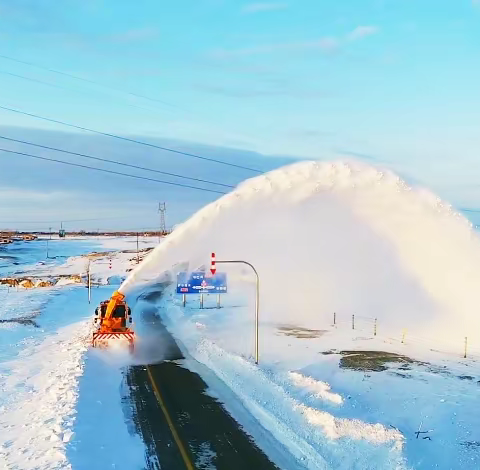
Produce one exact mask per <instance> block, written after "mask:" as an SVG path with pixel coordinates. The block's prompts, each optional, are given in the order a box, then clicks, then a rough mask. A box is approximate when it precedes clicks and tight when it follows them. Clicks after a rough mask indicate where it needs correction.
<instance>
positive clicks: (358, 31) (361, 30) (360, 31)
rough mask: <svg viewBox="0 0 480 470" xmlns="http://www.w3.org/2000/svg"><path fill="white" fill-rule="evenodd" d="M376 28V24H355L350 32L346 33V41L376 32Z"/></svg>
mask: <svg viewBox="0 0 480 470" xmlns="http://www.w3.org/2000/svg"><path fill="white" fill-rule="evenodd" d="M377 32H378V28H377V27H376V26H357V27H356V28H355V29H354V30H353V31H352V32H351V33H349V34H348V35H347V40H348V41H357V40H358V39H363V38H365V37H367V36H371V35H372V34H376V33H377Z"/></svg>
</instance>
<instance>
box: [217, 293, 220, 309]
mask: <svg viewBox="0 0 480 470" xmlns="http://www.w3.org/2000/svg"><path fill="white" fill-rule="evenodd" d="M217 308H220V294H217Z"/></svg>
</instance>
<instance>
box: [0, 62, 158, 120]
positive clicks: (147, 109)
mask: <svg viewBox="0 0 480 470" xmlns="http://www.w3.org/2000/svg"><path fill="white" fill-rule="evenodd" d="M0 57H1V56H0ZM0 74H3V75H8V76H10V77H15V78H21V79H22V80H27V81H29V82H33V83H40V84H41V85H46V86H49V87H52V88H57V89H59V90H64V91H69V92H74V93H80V94H82V95H88V92H87V91H85V90H77V89H75V88H67V87H64V86H62V85H57V84H56V83H50V82H46V81H44V80H38V79H36V78H31V77H26V76H25V75H20V74H17V73H12V72H7V71H5V70H0ZM121 104H122V105H123V106H128V107H129V108H137V109H142V110H144V111H149V112H153V113H156V112H157V111H158V109H151V108H145V107H144V106H138V105H136V104H131V103H125V102H122V103H121Z"/></svg>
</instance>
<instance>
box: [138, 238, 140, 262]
mask: <svg viewBox="0 0 480 470" xmlns="http://www.w3.org/2000/svg"><path fill="white" fill-rule="evenodd" d="M138 263H140V258H139V257H138V232H137V264H138Z"/></svg>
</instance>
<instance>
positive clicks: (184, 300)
mask: <svg viewBox="0 0 480 470" xmlns="http://www.w3.org/2000/svg"><path fill="white" fill-rule="evenodd" d="M182 302H183V306H184V307H185V304H186V303H187V296H186V295H185V294H183V296H182Z"/></svg>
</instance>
